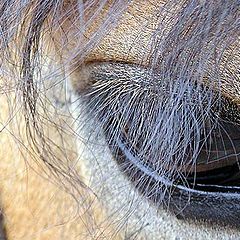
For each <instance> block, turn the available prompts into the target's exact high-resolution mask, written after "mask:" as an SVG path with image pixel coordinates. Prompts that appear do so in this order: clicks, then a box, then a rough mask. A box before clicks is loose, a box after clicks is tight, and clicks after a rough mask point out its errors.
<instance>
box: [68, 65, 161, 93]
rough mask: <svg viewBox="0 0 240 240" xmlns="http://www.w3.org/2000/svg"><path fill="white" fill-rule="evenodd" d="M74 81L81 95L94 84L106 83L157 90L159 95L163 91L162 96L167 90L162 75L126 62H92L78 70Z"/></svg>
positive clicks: (75, 87)
mask: <svg viewBox="0 0 240 240" xmlns="http://www.w3.org/2000/svg"><path fill="white" fill-rule="evenodd" d="M73 79H74V80H73V81H72V84H73V87H74V89H75V90H76V91H77V92H78V93H79V94H82V93H84V92H85V91H86V90H87V89H89V88H90V87H91V86H92V85H93V84H97V83H104V82H112V83H113V85H114V86H116V85H117V84H121V85H122V86H125V87H126V88H129V90H131V89H132V88H134V87H140V88H145V89H146V90H151V91H156V90H157V91H158V94H159V93H160V91H162V92H161V94H162V95H164V92H163V90H164V88H165V86H164V84H165V83H164V82H163V81H161V76H160V74H158V73H156V72H153V71H152V70H151V69H150V68H147V67H146V66H141V65H137V64H132V63H124V62H90V63H87V64H84V65H82V66H81V67H80V68H77V69H76V70H75V74H74V78H73ZM156 83H157V85H158V88H157V89H156Z"/></svg>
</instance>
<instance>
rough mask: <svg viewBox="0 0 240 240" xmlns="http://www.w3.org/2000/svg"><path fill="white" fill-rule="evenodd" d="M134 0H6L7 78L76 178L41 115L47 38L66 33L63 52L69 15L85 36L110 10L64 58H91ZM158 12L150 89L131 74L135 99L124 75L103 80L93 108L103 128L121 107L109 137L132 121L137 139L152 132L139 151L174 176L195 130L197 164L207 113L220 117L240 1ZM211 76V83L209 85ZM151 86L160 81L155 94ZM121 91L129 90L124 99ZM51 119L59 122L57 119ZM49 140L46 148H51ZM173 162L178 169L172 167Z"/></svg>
mask: <svg viewBox="0 0 240 240" xmlns="http://www.w3.org/2000/svg"><path fill="white" fill-rule="evenodd" d="M129 4H131V1H123V0H116V1H107V0H102V1H100V0H89V1H80V0H79V1H77V0H72V1H70V0H69V1H63V0H35V1H30V0H2V1H1V3H0V47H1V60H0V64H1V68H2V72H3V73H4V74H6V76H7V75H8V74H9V76H10V75H13V74H14V79H16V85H15V86H16V88H17V90H18V93H20V96H21V97H20V99H21V101H22V103H23V106H24V109H23V111H25V118H26V124H27V134H28V135H29V139H31V141H32V142H33V146H34V149H35V151H36V152H38V153H39V155H40V156H41V159H42V160H43V162H44V163H45V164H47V165H48V166H49V168H50V169H52V172H53V173H54V174H55V175H56V176H58V177H59V176H61V177H65V178H66V179H68V180H69V182H74V181H75V179H78V178H77V177H76V176H77V173H75V172H70V170H69V168H68V166H66V163H64V162H63V161H61V159H60V158H58V157H57V156H56V155H55V154H54V150H52V149H53V146H54V143H53V142H52V141H51V139H50V138H48V137H47V136H46V135H45V134H44V131H43V130H42V129H43V128H44V125H45V124H46V121H49V122H51V120H50V119H47V120H46V118H43V117H42V115H41V114H39V109H41V108H42V109H43V108H44V104H42V102H43V97H44V96H43V94H42V93H41V94H40V93H39V89H38V88H39V85H38V82H36V80H35V78H36V75H37V76H38V78H39V76H41V70H42V66H43V65H44V64H43V63H44V56H42V49H43V46H44V44H46V42H45V41H46V39H45V38H44V36H45V35H48V36H49V37H50V38H51V35H52V36H53V35H54V34H55V32H56V31H57V30H58V32H59V31H60V33H61V34H59V38H60V39H58V41H59V42H60V43H61V44H60V45H61V48H60V49H59V47H58V49H56V50H57V51H58V53H59V52H61V51H64V50H65V48H66V47H67V44H68V39H66V36H67V35H66V34H65V32H64V31H65V29H64V27H63V26H64V22H65V21H69V19H70V21H69V22H71V24H72V25H73V26H78V28H75V29H78V30H77V31H76V32H74V33H73V35H72V36H73V37H74V38H76V39H78V38H79V39H81V36H82V34H83V33H84V31H85V30H86V29H88V28H90V27H91V25H93V24H94V23H95V22H96V19H98V17H99V15H100V14H103V13H104V19H103V20H102V21H101V26H100V27H99V28H98V29H97V30H96V31H94V32H93V33H91V36H90V37H89V40H88V42H86V43H84V44H83V43H80V42H79V44H77V47H76V48H75V49H74V50H72V51H71V52H70V53H69V58H68V59H67V60H64V64H65V63H69V62H71V61H74V59H75V58H76V57H77V58H78V59H80V60H79V61H84V57H85V56H86V55H87V54H88V53H89V52H90V51H91V49H93V48H94V47H95V46H97V44H98V43H99V42H100V40H101V39H102V38H103V37H104V36H105V35H106V34H107V33H108V32H109V31H110V30H111V29H112V28H114V27H115V25H116V24H117V23H118V20H119V18H120V17H121V16H122V15H123V14H124V12H125V10H126V8H127V6H128V5H129ZM133 4H134V2H133ZM156 8H157V6H156ZM106 9H107V11H106ZM158 13H159V16H160V17H159V19H161V20H159V23H158V28H157V29H156V31H155V32H154V34H153V36H152V39H151V41H150V42H149V45H150V46H151V52H150V53H149V54H147V55H146V56H144V57H145V58H146V59H147V61H148V62H149V63H150V66H151V67H150V72H151V73H150V75H151V74H152V75H151V76H153V75H154V74H155V75H154V76H155V77H152V80H151V79H150V80H149V83H148V86H147V91H145V90H146V88H139V87H137V86H139V85H135V83H134V79H129V81H127V82H125V85H126V84H128V87H129V92H131V93H135V94H132V95H131V96H134V97H129V95H124V94H123V91H122V90H123V85H122V84H121V80H118V79H114V81H111V79H110V80H109V81H108V82H106V81H99V82H98V83H96V84H95V85H94V86H93V89H94V91H93V92H94V93H93V92H92V93H91V92H90V93H89V94H90V95H92V96H93V97H92V100H91V101H90V103H89V107H90V109H91V111H92V114H94V115H95V116H96V117H97V118H98V119H101V120H102V121H101V122H102V125H103V127H104V126H105V125H106V124H107V123H108V122H109V121H112V116H111V113H112V112H119V113H121V119H120V120H118V121H116V120H114V121H113V122H112V127H110V129H108V132H109V136H110V137H111V138H115V137H116V138H117V136H118V134H119V131H118V129H120V128H121V127H125V126H126V125H128V127H129V129H128V137H129V142H131V141H132V142H133V143H134V142H136V141H139V142H141V141H143V140H142V139H140V135H145V136H147V137H146V139H147V140H148V141H143V142H142V144H141V147H140V149H139V153H140V155H141V157H143V158H144V157H146V156H145V154H146V153H148V154H150V155H151V157H152V159H153V161H155V165H156V168H157V169H156V170H157V171H158V172H159V174H162V175H167V176H168V177H170V178H173V177H176V175H177V176H178V174H179V173H178V172H177V171H176V166H179V164H181V162H182V161H183V159H184V154H186V151H187V148H188V146H189V144H190V142H192V138H193V136H194V139H195V140H194V144H193V146H191V147H192V148H193V153H192V154H193V158H192V160H191V164H194V163H195V162H194V161H196V156H197V154H198V152H199V148H200V146H199V141H200V140H199V138H200V129H202V128H203V127H204V124H205V122H206V119H207V120H208V121H210V122H214V120H213V119H212V115H211V107H212V105H213V104H214V102H215V100H216V99H215V97H214V94H213V92H212V91H213V88H216V86H217V87H219V86H220V84H221V71H222V70H221V62H222V56H223V52H224V51H225V50H226V49H228V48H229V47H230V46H231V45H234V42H236V41H237V38H238V36H239V29H240V26H239V1H238V0H229V1H225V0H217V1H216V0H209V1H204V0H185V1H177V0H170V1H167V3H166V4H165V5H163V6H161V7H159V10H158ZM70 28H71V27H70ZM55 41H56V39H55ZM79 41H80V40H79ZM58 46H59V45H58ZM236 67H237V66H236ZM116 71H117V70H116ZM49 74H54V73H49ZM230 77H231V76H230ZM156 78H157V79H158V80H156ZM206 79H207V82H208V83H207V84H206V85H207V87H204V88H203V87H202V85H203V83H204V82H205V80H206ZM41 81H44V79H41ZM116 82H117V83H120V84H116ZM140 85H141V84H140ZM149 86H154V94H152V92H151V90H149V88H148V87H149ZM161 87H165V95H164V96H165V99H164V100H163V98H162V97H161V96H162V92H161V91H160V90H158V89H160V88H161ZM144 89H145V90H144ZM100 90H101V91H100ZM149 93H151V94H149ZM116 95H118V96H121V99H122V100H121V102H120V103H119V101H118V100H119V98H116ZM109 96H110V97H109ZM173 106H175V107H173ZM143 110H145V113H146V114H144V111H143ZM149 119H150V120H149ZM144 122H145V123H146V124H143V123H144ZM51 124H56V126H57V123H55V122H51ZM169 126H171V127H169ZM101 127H102V126H101ZM59 128H60V126H59ZM140 133H141V134H140ZM159 136H161V139H163V140H162V141H159ZM42 146H45V151H44V153H43V152H42V150H43V149H42ZM169 146H170V147H169ZM156 153H157V154H156ZM159 155H161V158H162V159H165V161H164V162H163V163H162V165H159V163H157V162H158V161H157V160H159ZM173 155H174V156H175V162H173V160H172V157H173ZM182 164H185V163H184V162H183V163H182ZM163 165H164V166H163ZM169 166H175V167H172V168H171V169H172V170H171V171H170V170H169V169H170V168H169ZM166 169H167V170H166ZM71 171H72V170H71ZM166 171H167V172H166ZM178 177H179V176H178ZM73 185H75V186H76V184H73Z"/></svg>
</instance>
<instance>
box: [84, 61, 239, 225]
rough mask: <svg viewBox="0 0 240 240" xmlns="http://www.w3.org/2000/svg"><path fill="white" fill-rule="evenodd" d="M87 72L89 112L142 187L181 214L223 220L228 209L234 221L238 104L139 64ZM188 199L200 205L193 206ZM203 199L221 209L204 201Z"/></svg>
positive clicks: (90, 68)
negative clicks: (170, 80) (169, 79)
mask: <svg viewBox="0 0 240 240" xmlns="http://www.w3.org/2000/svg"><path fill="white" fill-rule="evenodd" d="M86 72H87V73H88V74H86ZM84 73H85V74H84V76H85V78H86V76H87V78H89V82H91V83H93V85H92V86H91V87H90V88H89V89H87V90H86V92H85V97H86V102H87V105H88V108H89V111H90V112H92V114H93V115H94V116H95V117H96V118H97V119H98V121H99V122H100V123H101V126H102V129H103V132H104V134H105V136H106V140H107V142H108V144H109V148H110V150H111V151H112V155H113V158H114V159H115V161H116V162H117V163H118V165H119V168H120V169H121V171H122V172H123V173H124V174H125V175H126V176H127V177H128V178H129V180H130V181H131V182H132V183H133V184H134V186H135V187H136V188H137V190H138V191H140V192H141V193H142V194H143V195H144V196H146V197H147V198H148V199H150V200H151V201H153V202H154V203H155V204H157V205H158V204H159V203H160V202H161V203H162V202H163V203H164V202H165V203H166V202H167V206H168V208H170V210H171V209H172V211H173V212H174V213H176V214H183V215H184V216H186V217H190V218H199V219H208V220H209V219H210V220H213V221H225V220H224V219H222V220H221V217H219V216H220V215H221V213H222V212H221V211H224V215H223V216H225V217H226V219H228V220H229V222H230V223H231V224H235V218H234V216H236V218H237V219H238V214H239V212H238V211H236V212H234V211H233V209H234V208H232V207H231V204H232V203H231V199H230V197H229V196H231V197H233V196H234V201H235V203H236V201H237V202H238V201H239V195H238V193H240V186H239V183H240V171H239V158H240V156H239V153H240V124H239V123H240V117H239V115H238V113H239V107H238V105H236V104H234V103H233V102H232V101H230V100H229V99H227V98H225V97H224V96H221V97H220V98H218V99H217V100H218V101H217V104H216V99H215V98H214V97H213V95H214V94H211V92H209V90H208V88H207V87H205V88H204V87H203V86H201V85H196V84H194V83H191V82H187V83H185V82H177V83H173V84H172V83H171V84H172V85H171V84H170V85H168V83H166V82H164V81H159V79H160V80H161V75H160V74H158V73H157V74H152V73H151V74H149V71H148V70H147V69H144V68H141V67H139V66H131V65H128V64H124V63H96V64H93V63H91V64H90V65H89V66H87V67H86V68H85V70H84ZM85 80H86V79H85ZM81 92H82V91H81ZM219 101H220V103H219ZM209 102H210V103H209ZM225 194H227V195H225ZM231 194H233V195H231ZM236 194H237V195H236ZM219 196H221V198H222V199H223V200H219V199H221V198H219ZM190 198H192V199H194V201H195V202H194V201H192V202H191V204H190V205H189V201H188V200H189V199H190ZM235 198H236V199H237V200H236V199H235ZM169 199H171V200H169ZM206 199H210V200H211V201H212V202H214V206H215V207H216V208H215V209H212V208H211V207H210V206H212V205H211V204H207V205H204V204H202V203H201V200H202V201H206ZM232 202H233V201H232ZM186 206H189V207H186ZM218 206H219V209H218ZM176 209H177V210H176ZM221 209H222V210H221ZM196 211H197V212H198V214H197V215H196ZM219 211H220V212H219Z"/></svg>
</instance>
